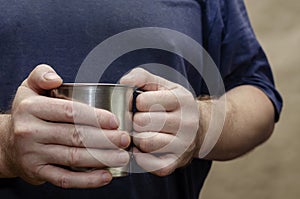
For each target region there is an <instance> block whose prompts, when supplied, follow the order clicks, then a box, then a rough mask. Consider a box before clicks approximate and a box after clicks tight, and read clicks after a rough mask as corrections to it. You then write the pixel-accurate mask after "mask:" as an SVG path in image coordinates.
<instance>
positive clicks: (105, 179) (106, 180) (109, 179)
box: [101, 173, 111, 183]
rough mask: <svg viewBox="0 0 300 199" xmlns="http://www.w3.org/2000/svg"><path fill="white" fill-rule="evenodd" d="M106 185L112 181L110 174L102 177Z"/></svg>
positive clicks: (104, 174)
mask: <svg viewBox="0 0 300 199" xmlns="http://www.w3.org/2000/svg"><path fill="white" fill-rule="evenodd" d="M101 178H102V180H103V182H104V183H109V182H110V181H111V175H109V174H108V173H103V174H102V176H101Z"/></svg>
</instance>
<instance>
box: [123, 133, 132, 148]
mask: <svg viewBox="0 0 300 199" xmlns="http://www.w3.org/2000/svg"><path fill="white" fill-rule="evenodd" d="M129 142H130V140H129V139H128V136H127V135H126V134H122V135H121V146H122V147H127V146H128V145H129Z"/></svg>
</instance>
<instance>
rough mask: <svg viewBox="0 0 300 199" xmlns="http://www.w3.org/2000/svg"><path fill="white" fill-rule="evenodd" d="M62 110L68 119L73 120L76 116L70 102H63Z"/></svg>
mask: <svg viewBox="0 0 300 199" xmlns="http://www.w3.org/2000/svg"><path fill="white" fill-rule="evenodd" d="M62 110H63V113H64V116H65V118H67V119H69V120H74V118H75V117H76V112H75V110H74V107H73V105H72V103H64V104H63V105H62Z"/></svg>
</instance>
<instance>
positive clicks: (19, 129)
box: [13, 122, 33, 139]
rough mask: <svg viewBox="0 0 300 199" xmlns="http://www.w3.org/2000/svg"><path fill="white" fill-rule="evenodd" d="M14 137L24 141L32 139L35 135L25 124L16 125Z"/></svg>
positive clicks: (18, 123)
mask: <svg viewBox="0 0 300 199" xmlns="http://www.w3.org/2000/svg"><path fill="white" fill-rule="evenodd" d="M13 129H14V136H15V138H16V139H22V138H26V137H30V136H32V134H33V130H32V129H31V126H30V125H28V124H26V123H24V122H17V123H14V127H13Z"/></svg>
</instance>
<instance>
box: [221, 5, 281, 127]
mask: <svg viewBox="0 0 300 199" xmlns="http://www.w3.org/2000/svg"><path fill="white" fill-rule="evenodd" d="M224 2H225V3H224V4H223V23H224V27H223V35H222V38H223V39H222V45H221V59H220V60H221V68H222V69H223V70H222V71H221V73H222V76H223V78H224V84H225V88H226V90H230V89H232V88H234V87H236V86H239V85H253V86H256V87H258V88H259V89H261V90H262V91H263V92H264V93H265V94H266V95H267V96H268V97H269V98H270V100H271V101H272V103H273V105H274V108H275V114H276V115H275V120H276V122H277V121H278V119H279V115H280V112H281V109H282V98H281V96H280V94H279V92H278V91H277V90H276V88H275V84H274V79H273V74H272V71H271V67H270V64H269V62H268V60H267V57H266V55H265V53H264V51H263V49H262V47H261V46H260V44H259V43H258V41H257V39H256V37H255V34H254V32H253V29H252V27H251V24H250V22H249V18H248V15H247V11H246V8H245V5H244V2H243V0H225V1H224Z"/></svg>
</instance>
